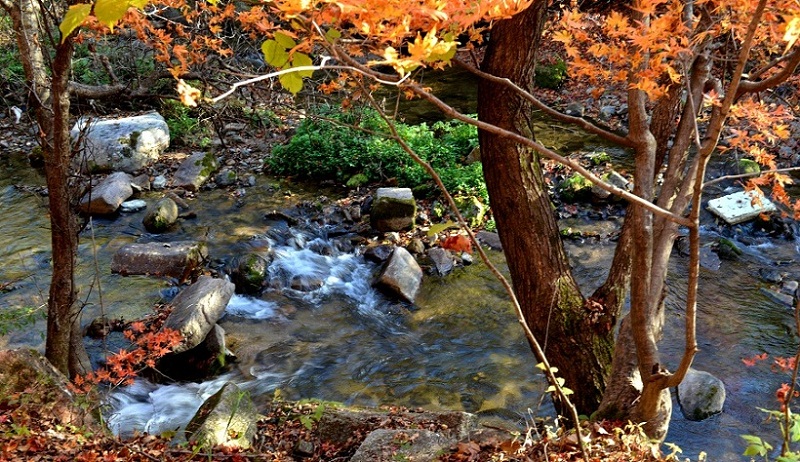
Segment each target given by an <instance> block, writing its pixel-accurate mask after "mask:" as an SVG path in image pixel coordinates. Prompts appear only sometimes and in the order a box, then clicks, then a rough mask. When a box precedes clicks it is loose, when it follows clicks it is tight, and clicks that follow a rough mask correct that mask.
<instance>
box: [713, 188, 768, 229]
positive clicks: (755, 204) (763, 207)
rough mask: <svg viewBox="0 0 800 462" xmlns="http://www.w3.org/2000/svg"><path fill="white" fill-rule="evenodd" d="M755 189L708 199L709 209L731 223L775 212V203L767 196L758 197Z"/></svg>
mask: <svg viewBox="0 0 800 462" xmlns="http://www.w3.org/2000/svg"><path fill="white" fill-rule="evenodd" d="M756 194H757V193H755V192H753V191H741V192H738V193H733V194H729V195H727V196H723V197H720V198H718V199H712V200H710V201H708V210H709V211H711V212H712V213H714V214H715V215H718V216H719V217H721V218H722V219H723V220H725V221H726V222H727V223H728V224H729V225H735V224H738V223H742V222H745V221H747V220H752V219H753V218H755V217H757V216H758V215H759V214H761V213H764V212H774V211H775V205H774V204H773V203H772V202H770V201H769V199H767V198H766V197H761V198H760V200H754V199H756V198H758V196H757V195H756Z"/></svg>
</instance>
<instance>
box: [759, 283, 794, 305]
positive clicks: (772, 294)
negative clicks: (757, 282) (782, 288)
mask: <svg viewBox="0 0 800 462" xmlns="http://www.w3.org/2000/svg"><path fill="white" fill-rule="evenodd" d="M761 293H762V294H764V295H766V296H767V297H769V298H770V299H771V300H772V301H774V302H777V303H780V304H781V305H785V306H788V307H790V308H793V307H794V297H793V296H792V295H789V294H785V293H783V292H778V291H775V290H770V289H767V288H764V287H762V288H761Z"/></svg>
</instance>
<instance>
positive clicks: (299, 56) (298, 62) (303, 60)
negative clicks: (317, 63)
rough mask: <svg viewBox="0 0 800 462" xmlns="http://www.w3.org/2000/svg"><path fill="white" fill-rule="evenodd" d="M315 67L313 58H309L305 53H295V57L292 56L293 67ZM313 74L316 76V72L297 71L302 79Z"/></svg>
mask: <svg viewBox="0 0 800 462" xmlns="http://www.w3.org/2000/svg"><path fill="white" fill-rule="evenodd" d="M313 65H314V61H312V60H311V57H309V56H308V55H307V54H305V53H295V54H294V55H292V67H300V66H313ZM313 74H314V71H312V70H308V71H297V75H299V76H300V78H303V77H311V76H312V75H313Z"/></svg>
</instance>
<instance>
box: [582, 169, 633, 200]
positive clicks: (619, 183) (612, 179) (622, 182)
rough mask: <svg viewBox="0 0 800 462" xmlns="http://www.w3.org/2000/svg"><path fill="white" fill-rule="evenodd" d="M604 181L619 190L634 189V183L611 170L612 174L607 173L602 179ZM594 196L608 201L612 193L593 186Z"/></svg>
mask: <svg viewBox="0 0 800 462" xmlns="http://www.w3.org/2000/svg"><path fill="white" fill-rule="evenodd" d="M601 179H602V180H603V181H605V182H606V183H608V184H610V185H612V186H616V187H617V188H619V189H622V190H625V191H631V190H632V189H633V183H632V182H630V181H628V179H627V178H625V177H624V176H622V175H621V174H620V173H618V172H616V171H614V170H611V171H610V172H608V173H606V174H605V175H603V176H602V177H601ZM592 194H593V195H595V196H596V197H598V198H600V199H607V198H609V197H610V196H611V193H610V192H608V191H606V190H605V189H603V188H601V187H600V186H598V185H596V184H595V185H592Z"/></svg>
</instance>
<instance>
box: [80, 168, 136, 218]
mask: <svg viewBox="0 0 800 462" xmlns="http://www.w3.org/2000/svg"><path fill="white" fill-rule="evenodd" d="M132 195H133V188H132V187H131V177H130V175H128V174H127V173H124V172H116V173H112V174H111V175H108V176H107V177H105V178H104V179H103V181H101V182H100V183H99V184H98V185H97V186H95V187H93V188H92V189H91V191H89V192H87V193H86V194H84V196H83V198H82V199H81V202H80V204H79V205H78V209H79V210H80V212H81V213H85V214H87V215H108V214H110V213H114V212H116V211H117V209H118V208H119V206H120V205H121V204H122V203H123V202H125V200H127V199H128V198H129V197H131V196H132Z"/></svg>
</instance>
